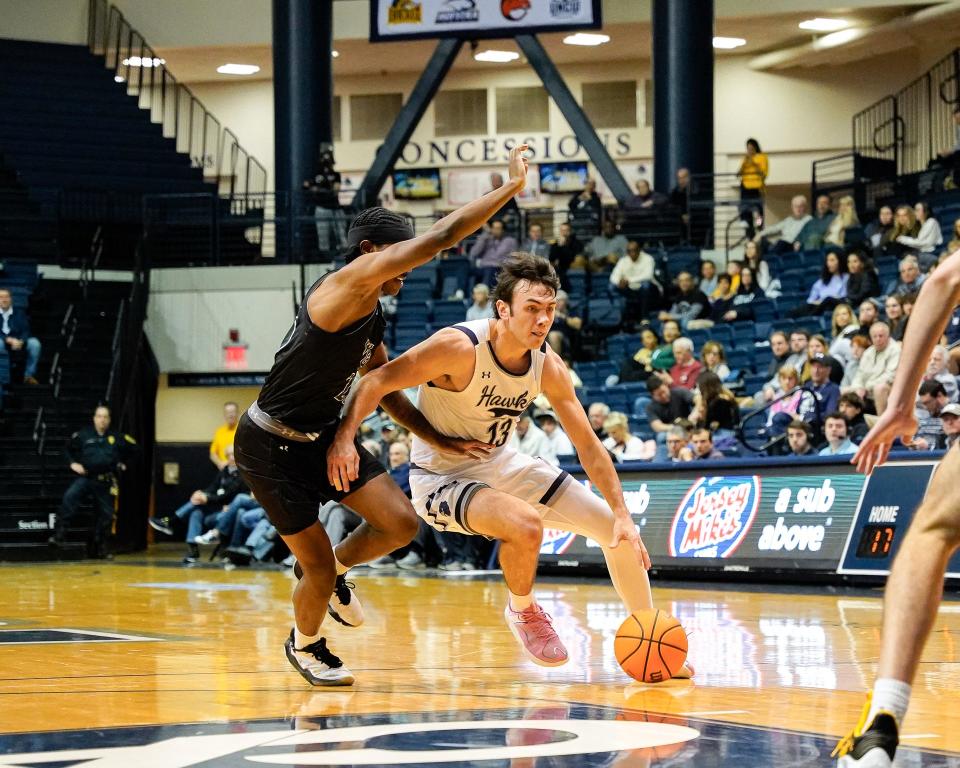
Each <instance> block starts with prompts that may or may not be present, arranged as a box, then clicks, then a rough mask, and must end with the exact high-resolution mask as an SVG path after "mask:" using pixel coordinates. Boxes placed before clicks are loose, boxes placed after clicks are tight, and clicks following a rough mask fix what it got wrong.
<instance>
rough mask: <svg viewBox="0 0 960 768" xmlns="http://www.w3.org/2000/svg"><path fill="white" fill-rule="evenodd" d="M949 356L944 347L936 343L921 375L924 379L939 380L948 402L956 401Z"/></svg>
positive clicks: (954, 381)
mask: <svg viewBox="0 0 960 768" xmlns="http://www.w3.org/2000/svg"><path fill="white" fill-rule="evenodd" d="M949 362H950V356H949V355H948V354H947V350H946V347H944V346H942V345H937V346H936V347H934V348H933V352H931V353H930V363H929V364H928V365H927V372H926V373H925V374H924V375H923V379H924V381H939V382H940V383H941V384H943V388H944V389H945V390H946V391H947V397H948V398H949V399H950V402H952V403H955V402H957V395H958V390H957V379H956V377H955V376H954V375H953V374H952V373H950V368H949Z"/></svg>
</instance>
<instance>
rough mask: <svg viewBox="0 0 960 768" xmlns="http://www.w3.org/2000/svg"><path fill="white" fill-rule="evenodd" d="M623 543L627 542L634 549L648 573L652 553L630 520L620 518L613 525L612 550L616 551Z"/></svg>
mask: <svg viewBox="0 0 960 768" xmlns="http://www.w3.org/2000/svg"><path fill="white" fill-rule="evenodd" d="M622 542H626V543H627V544H628V545H629V546H631V547H633V551H634V552H636V553H637V559H638V560H639V561H640V564H641V565H642V566H643V569H644V570H646V571H649V570H650V553H649V552H647V548H646V546H645V545H644V543H643V539H641V538H640V534H639V533H637V526H636V524H635V523H634V522H633V520H631V519H630V518H622V517H618V518H616V520H615V521H614V523H613V541H612V542H611V543H610V547H611V548H612V549H616V548H617V547H618V546H620V544H621V543H622Z"/></svg>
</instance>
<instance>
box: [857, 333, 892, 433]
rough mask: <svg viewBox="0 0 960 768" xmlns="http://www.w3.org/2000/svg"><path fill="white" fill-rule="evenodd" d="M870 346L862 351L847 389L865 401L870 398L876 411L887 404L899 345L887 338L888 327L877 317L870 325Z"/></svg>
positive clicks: (878, 411)
mask: <svg viewBox="0 0 960 768" xmlns="http://www.w3.org/2000/svg"><path fill="white" fill-rule="evenodd" d="M870 341H871V342H873V346H871V347H870V348H869V349H867V350H866V351H865V352H864V353H863V357H861V358H860V367H859V368H857V373H856V376H854V377H853V383H852V384H851V389H852V390H853V391H854V392H856V393H857V394H858V395H860V397H861V398H863V399H864V400H865V401H866V400H868V399H872V400H873V402H874V405H875V408H876V412H877V413H878V414H880V413H883V411H884V409H885V408H886V407H887V397H888V396H889V394H890V386H891V384H893V376H894V373H895V372H896V370H897V366H898V365H899V364H900V344H899V343H898V342H896V341H894V340H893V339H891V338H890V326H888V325H887V324H886V323H884V322H883V321H880V320H878V321H877V322H875V323H874V324H873V325H872V326H871V327H870Z"/></svg>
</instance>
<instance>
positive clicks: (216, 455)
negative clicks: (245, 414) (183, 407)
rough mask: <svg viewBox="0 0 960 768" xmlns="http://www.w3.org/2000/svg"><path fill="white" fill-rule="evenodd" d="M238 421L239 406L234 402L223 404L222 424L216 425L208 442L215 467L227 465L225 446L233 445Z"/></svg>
mask: <svg viewBox="0 0 960 768" xmlns="http://www.w3.org/2000/svg"><path fill="white" fill-rule="evenodd" d="M239 421H240V406H239V405H237V404H236V403H234V402H229V403H224V404H223V424H221V425H220V426H219V427H217V431H216V432H214V433H213V440H212V441H211V442H210V461H212V462H213V464H214V466H216V468H217V469H223V468H224V467H225V466H227V447H228V446H231V445H233V436H234V435H235V434H236V433H237V424H238V423H239Z"/></svg>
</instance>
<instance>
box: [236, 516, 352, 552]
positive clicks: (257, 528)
mask: <svg viewBox="0 0 960 768" xmlns="http://www.w3.org/2000/svg"><path fill="white" fill-rule="evenodd" d="M361 522H362V521H361ZM358 524H359V523H358ZM324 527H325V528H326V526H324ZM327 533H328V535H329V533H330V531H329V529H327ZM279 540H280V536H279V535H278V534H277V529H276V528H274V527H273V525H272V524H271V523H270V521H269V520H268V519H267V512H266V510H265V509H264V508H263V507H260V506H257V507H252V508H251V509H247V510H245V511H243V512H240V513H239V514H238V515H237V519H236V520H235V521H234V524H233V532H232V533H231V535H230V539H229V543H228V545H227V546H226V547H224V549H223V559H224V560H226V561H228V562H230V563H233V564H234V565H248V564H249V563H250V561H251V560H258V561H263V560H265V559H267V557H269V555H270V554H272V552H273V550H274V547H275V545H276V542H277V541H279Z"/></svg>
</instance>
